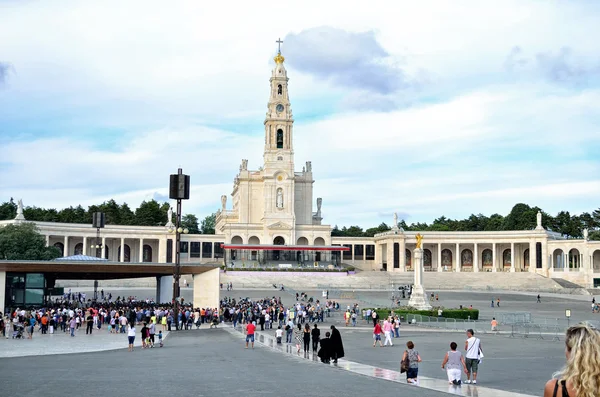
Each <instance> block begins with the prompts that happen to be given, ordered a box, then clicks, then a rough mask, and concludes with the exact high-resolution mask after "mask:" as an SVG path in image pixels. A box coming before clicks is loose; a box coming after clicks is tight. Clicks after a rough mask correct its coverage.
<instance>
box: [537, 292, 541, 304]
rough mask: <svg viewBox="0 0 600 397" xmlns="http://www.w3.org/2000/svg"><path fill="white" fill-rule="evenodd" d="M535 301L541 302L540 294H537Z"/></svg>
mask: <svg viewBox="0 0 600 397" xmlns="http://www.w3.org/2000/svg"><path fill="white" fill-rule="evenodd" d="M537 303H542V297H541V296H540V294H538V296H537Z"/></svg>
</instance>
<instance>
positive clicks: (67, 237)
mask: <svg viewBox="0 0 600 397" xmlns="http://www.w3.org/2000/svg"><path fill="white" fill-rule="evenodd" d="M64 246H65V249H64V252H63V256H65V257H66V256H69V236H65V242H64Z"/></svg>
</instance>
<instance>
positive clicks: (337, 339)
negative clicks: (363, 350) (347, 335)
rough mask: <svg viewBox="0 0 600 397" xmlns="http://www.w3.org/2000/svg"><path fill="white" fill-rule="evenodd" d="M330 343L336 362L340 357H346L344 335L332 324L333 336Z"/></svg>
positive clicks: (332, 355) (332, 356) (334, 361)
mask: <svg viewBox="0 0 600 397" xmlns="http://www.w3.org/2000/svg"><path fill="white" fill-rule="evenodd" d="M329 343H330V346H331V358H332V359H333V363H334V364H335V363H337V360H338V359H339V358H342V357H344V344H343V343H342V335H340V331H338V329H337V328H336V327H335V325H332V326H331V338H330V342H329Z"/></svg>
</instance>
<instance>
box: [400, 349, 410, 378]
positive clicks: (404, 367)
mask: <svg viewBox="0 0 600 397" xmlns="http://www.w3.org/2000/svg"><path fill="white" fill-rule="evenodd" d="M404 353H406V358H405V359H404V360H402V361H400V373H401V374H403V373H405V372H406V371H408V366H409V365H410V360H409V359H408V352H407V351H406V350H405V351H404Z"/></svg>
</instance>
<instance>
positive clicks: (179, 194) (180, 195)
mask: <svg viewBox="0 0 600 397" xmlns="http://www.w3.org/2000/svg"><path fill="white" fill-rule="evenodd" d="M169 198H170V199H173V200H177V218H176V221H175V228H174V230H172V229H173V228H169V229H170V230H169V231H171V230H172V231H171V233H172V232H175V266H174V268H173V312H174V313H173V314H174V320H175V324H177V326H178V325H179V322H178V316H179V310H178V302H177V298H178V297H179V278H180V277H181V275H180V274H179V273H180V268H181V261H180V259H181V243H180V241H181V233H186V232H188V230H187V229H182V228H181V200H188V199H189V198H190V176H189V175H184V174H183V170H182V169H181V168H179V169H178V170H177V174H171V176H170V179H169Z"/></svg>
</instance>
